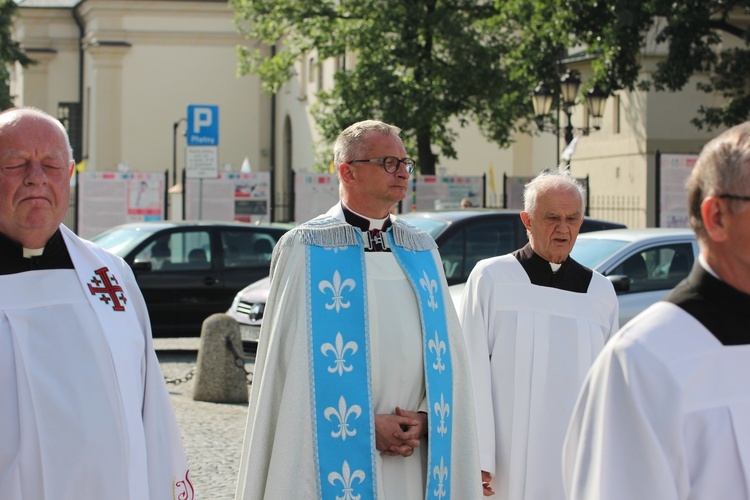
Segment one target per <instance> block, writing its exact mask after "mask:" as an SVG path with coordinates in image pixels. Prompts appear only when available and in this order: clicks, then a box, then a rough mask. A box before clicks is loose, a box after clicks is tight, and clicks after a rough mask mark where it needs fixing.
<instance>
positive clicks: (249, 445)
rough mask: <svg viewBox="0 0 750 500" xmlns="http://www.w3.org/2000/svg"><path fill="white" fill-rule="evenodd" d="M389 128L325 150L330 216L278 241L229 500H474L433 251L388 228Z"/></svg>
mask: <svg viewBox="0 0 750 500" xmlns="http://www.w3.org/2000/svg"><path fill="white" fill-rule="evenodd" d="M398 133H399V129H398V128H396V127H394V126H391V125H388V124H385V123H382V122H379V121H374V120H367V121H364V122H359V123H355V124H354V125H352V126H350V127H349V128H347V129H346V130H344V131H343V132H342V133H341V134H340V135H339V138H338V139H337V140H336V143H335V145H334V161H335V164H336V165H337V166H338V175H339V182H340V192H341V201H340V203H338V204H337V205H336V206H334V207H333V208H332V209H331V210H330V211H328V213H327V214H325V215H322V216H319V217H317V218H315V219H313V220H311V221H309V222H307V223H304V224H301V225H300V226H298V227H297V228H295V229H293V230H292V231H290V232H289V233H287V234H286V235H284V237H283V238H282V239H281V240H280V241H279V243H278V244H277V246H276V248H275V250H274V256H273V259H272V263H271V289H270V293H269V298H268V303H267V304H266V309H265V314H264V318H263V326H262V329H261V338H260V344H259V346H258V353H257V358H256V365H255V372H254V379H253V387H252V394H251V397H250V406H249V411H248V420H247V430H246V434H245V442H244V447H243V451H242V460H241V463H240V474H239V480H238V485H237V499H238V500H239V499H241V500H277V499H280V498H305V499H314V498H318V499H334V498H345V499H355V498H356V499H361V500H372V499H375V498H377V499H379V500H424V499H440V500H448V499H454V500H455V499H461V500H463V499H477V498H480V497H481V496H482V493H481V489H482V488H481V475H480V473H479V462H478V454H477V438H476V432H475V423H474V413H473V405H472V401H471V393H470V391H467V390H465V388H466V387H468V385H469V372H468V366H467V360H466V355H465V351H464V347H463V342H462V339H461V332H460V326H459V323H458V318H457V316H456V313H455V310H454V309H453V306H452V303H451V299H450V295H449V294H448V288H447V284H446V280H445V275H444V274H443V268H442V265H441V261H440V256H439V254H438V252H437V250H436V245H435V241H434V240H433V239H432V238H431V237H430V236H429V235H428V234H427V233H425V232H424V231H420V230H418V229H416V228H414V227H412V226H410V225H408V224H406V223H405V222H403V221H401V220H400V219H398V218H396V217H395V216H392V215H390V209H391V208H392V207H393V205H394V204H396V203H398V202H399V201H400V200H402V199H403V198H404V196H405V194H406V188H407V183H408V180H409V176H410V174H411V173H412V172H413V169H414V160H412V159H411V158H407V157H406V150H405V149H404V146H403V144H402V142H401V139H400V138H399V136H398Z"/></svg>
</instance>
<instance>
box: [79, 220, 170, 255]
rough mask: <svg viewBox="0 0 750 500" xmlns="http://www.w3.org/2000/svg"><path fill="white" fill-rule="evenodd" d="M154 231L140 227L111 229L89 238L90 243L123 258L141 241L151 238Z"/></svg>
mask: <svg viewBox="0 0 750 500" xmlns="http://www.w3.org/2000/svg"><path fill="white" fill-rule="evenodd" d="M155 230H156V229H153V230H148V229H144V228H142V227H128V228H112V229H107V230H106V231H104V232H103V233H99V234H97V235H96V236H94V237H93V238H91V241H93V242H94V243H96V244H97V245H99V246H100V247H102V248H104V249H106V250H109V251H110V252H112V253H114V254H115V255H119V256H120V257H123V256H124V255H126V254H127V253H128V252H129V251H130V250H132V249H133V248H135V247H136V245H138V244H139V243H140V242H141V241H143V240H145V239H146V238H148V237H149V236H151V235H152V234H153V233H154V231H155Z"/></svg>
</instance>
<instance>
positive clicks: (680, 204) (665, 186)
mask: <svg viewBox="0 0 750 500" xmlns="http://www.w3.org/2000/svg"><path fill="white" fill-rule="evenodd" d="M697 159H698V155H671V154H661V155H660V156H659V179H660V182H659V227H690V223H689V221H688V206H687V189H686V188H685V182H686V181H687V178H688V176H689V175H690V172H692V171H693V167H694V166H695V162H696V160H697Z"/></svg>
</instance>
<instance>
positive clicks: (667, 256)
mask: <svg viewBox="0 0 750 500" xmlns="http://www.w3.org/2000/svg"><path fill="white" fill-rule="evenodd" d="M693 261H694V257H693V249H692V245H691V244H690V243H672V244H667V245H659V246H654V247H651V248H648V249H646V250H642V251H640V252H638V253H636V254H633V255H631V256H630V257H628V258H627V259H625V260H624V261H623V262H622V263H620V264H618V265H617V266H616V267H615V268H613V269H612V270H611V271H610V272H609V273H607V274H608V275H616V274H619V275H625V276H627V277H628V278H630V291H629V292H626V293H637V292H648V291H652V290H668V289H671V288H674V286H675V285H676V284H677V283H679V282H680V281H682V280H683V279H684V278H685V277H686V276H687V275H688V273H689V272H690V269H691V268H692V267H693Z"/></svg>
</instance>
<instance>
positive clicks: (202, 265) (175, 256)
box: [134, 231, 211, 271]
mask: <svg viewBox="0 0 750 500" xmlns="http://www.w3.org/2000/svg"><path fill="white" fill-rule="evenodd" d="M145 261H149V262H151V270H152V271H177V270H180V271H193V270H195V271H197V270H202V269H210V268H211V237H210V235H209V233H208V231H175V232H172V233H169V234H167V235H164V236H161V237H159V238H156V239H155V240H154V241H152V242H151V243H149V244H148V245H147V246H146V247H145V248H144V249H143V250H141V251H140V252H138V253H137V254H136V256H135V259H134V262H145Z"/></svg>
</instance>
